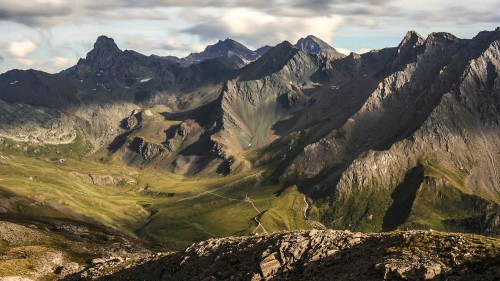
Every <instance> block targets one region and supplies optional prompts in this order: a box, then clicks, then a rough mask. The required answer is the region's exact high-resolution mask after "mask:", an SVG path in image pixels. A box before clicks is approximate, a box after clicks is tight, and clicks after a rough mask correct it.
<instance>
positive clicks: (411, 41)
mask: <svg viewBox="0 0 500 281" xmlns="http://www.w3.org/2000/svg"><path fill="white" fill-rule="evenodd" d="M424 42H425V39H424V37H422V36H421V35H420V34H418V33H417V32H415V31H413V30H411V31H408V32H407V33H406V36H405V37H404V38H403V40H402V41H401V43H399V46H398V49H401V48H407V47H410V48H416V47H418V46H420V45H422V44H423V43H424Z"/></svg>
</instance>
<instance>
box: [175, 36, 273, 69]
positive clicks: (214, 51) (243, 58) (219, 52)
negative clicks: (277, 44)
mask: <svg viewBox="0 0 500 281" xmlns="http://www.w3.org/2000/svg"><path fill="white" fill-rule="evenodd" d="M267 49H268V48H266V47H263V48H260V49H258V50H256V51H252V50H250V49H248V48H247V47H246V46H244V45H243V44H241V43H239V42H237V41H235V40H232V39H229V38H228V39H225V40H224V41H222V40H219V41H218V42H217V43H215V44H214V45H209V46H207V47H206V48H205V50H204V51H203V52H200V53H192V54H190V55H189V56H187V57H185V58H181V59H177V58H174V57H169V59H170V60H174V61H177V62H179V63H180V64H181V66H183V67H187V66H189V65H192V64H197V63H200V62H202V61H205V60H209V59H216V58H223V59H226V60H228V61H230V62H232V63H234V64H236V65H237V66H243V65H246V64H248V63H249V62H252V61H255V60H256V59H258V58H259V57H260V56H262V55H263V54H264V53H265V51H267Z"/></svg>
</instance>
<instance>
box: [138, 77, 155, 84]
mask: <svg viewBox="0 0 500 281" xmlns="http://www.w3.org/2000/svg"><path fill="white" fill-rule="evenodd" d="M151 79H153V77H151V78H144V79H142V80H141V83H146V82H148V81H149V80H151Z"/></svg>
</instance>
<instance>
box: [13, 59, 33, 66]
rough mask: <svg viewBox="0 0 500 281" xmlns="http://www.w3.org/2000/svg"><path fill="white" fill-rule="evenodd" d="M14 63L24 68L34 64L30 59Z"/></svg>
mask: <svg viewBox="0 0 500 281" xmlns="http://www.w3.org/2000/svg"><path fill="white" fill-rule="evenodd" d="M16 61H17V62H18V63H19V64H21V65H23V66H25V67H31V66H33V65H34V64H35V61H34V60H30V59H16Z"/></svg>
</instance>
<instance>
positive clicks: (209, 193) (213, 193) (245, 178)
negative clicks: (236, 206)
mask: <svg viewBox="0 0 500 281" xmlns="http://www.w3.org/2000/svg"><path fill="white" fill-rule="evenodd" d="M262 173H263V172H262V171H261V172H258V173H256V174H252V175H249V176H246V177H244V178H242V179H240V180H237V181H233V182H231V183H228V184H225V185H223V186H221V187H218V188H216V189H213V190H207V191H204V192H201V193H198V194H196V195H193V196H190V197H186V198H182V199H179V200H177V201H175V202H182V201H188V200H193V199H196V198H199V197H201V196H204V195H215V196H219V197H222V198H226V199H232V198H227V197H224V196H221V195H218V194H216V193H215V192H217V191H220V190H223V189H226V188H228V187H231V186H233V185H235V184H238V183H240V182H242V181H245V180H248V179H249V178H253V177H257V182H260V177H261V174H262ZM234 200H237V199H234ZM240 201H241V200H240Z"/></svg>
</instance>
